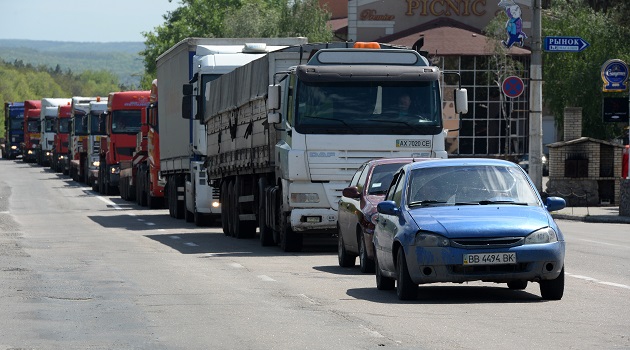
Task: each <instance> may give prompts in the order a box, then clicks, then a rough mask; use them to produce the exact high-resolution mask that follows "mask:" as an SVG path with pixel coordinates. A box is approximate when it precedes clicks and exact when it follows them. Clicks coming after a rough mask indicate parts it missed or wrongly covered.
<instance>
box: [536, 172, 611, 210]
mask: <svg viewBox="0 0 630 350" xmlns="http://www.w3.org/2000/svg"><path fill="white" fill-rule="evenodd" d="M546 193H547V194H548V195H549V196H556V197H562V198H564V200H565V201H566V202H567V207H585V206H597V205H599V204H600V203H599V186H598V184H597V180H587V179H581V180H571V179H567V178H562V179H552V178H549V181H548V182H547V190H546Z"/></svg>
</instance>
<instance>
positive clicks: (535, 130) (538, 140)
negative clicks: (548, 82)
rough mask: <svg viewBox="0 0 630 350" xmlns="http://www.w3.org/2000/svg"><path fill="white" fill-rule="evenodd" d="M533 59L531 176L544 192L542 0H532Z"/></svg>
mask: <svg viewBox="0 0 630 350" xmlns="http://www.w3.org/2000/svg"><path fill="white" fill-rule="evenodd" d="M532 5H533V6H532V10H533V16H532V59H531V65H530V70H529V74H530V76H529V77H530V79H529V84H530V85H529V91H530V96H529V177H531V179H532V181H533V182H534V185H535V186H536V188H537V189H538V191H539V192H542V191H543V190H544V188H542V154H543V151H542V28H541V27H542V20H541V0H532Z"/></svg>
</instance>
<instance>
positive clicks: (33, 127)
mask: <svg viewBox="0 0 630 350" xmlns="http://www.w3.org/2000/svg"><path fill="white" fill-rule="evenodd" d="M39 125H40V123H39V120H29V121H28V124H27V125H26V130H27V131H28V132H40V131H41V130H39Z"/></svg>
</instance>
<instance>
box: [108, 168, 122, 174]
mask: <svg viewBox="0 0 630 350" xmlns="http://www.w3.org/2000/svg"><path fill="white" fill-rule="evenodd" d="M109 172H110V173H111V174H114V175H115V174H118V173H120V168H119V167H117V166H113V167H111V168H109Z"/></svg>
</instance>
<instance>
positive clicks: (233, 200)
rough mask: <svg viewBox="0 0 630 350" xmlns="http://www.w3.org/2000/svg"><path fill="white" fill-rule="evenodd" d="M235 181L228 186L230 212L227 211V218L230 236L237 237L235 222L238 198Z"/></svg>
mask: <svg viewBox="0 0 630 350" xmlns="http://www.w3.org/2000/svg"><path fill="white" fill-rule="evenodd" d="M235 182H236V181H234V180H232V181H230V183H229V185H228V200H227V202H228V205H229V207H228V210H227V216H228V223H227V224H228V236H232V237H235V232H236V231H234V220H235V210H236V209H235V203H236V196H235V195H234V194H235V188H234V185H235Z"/></svg>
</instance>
